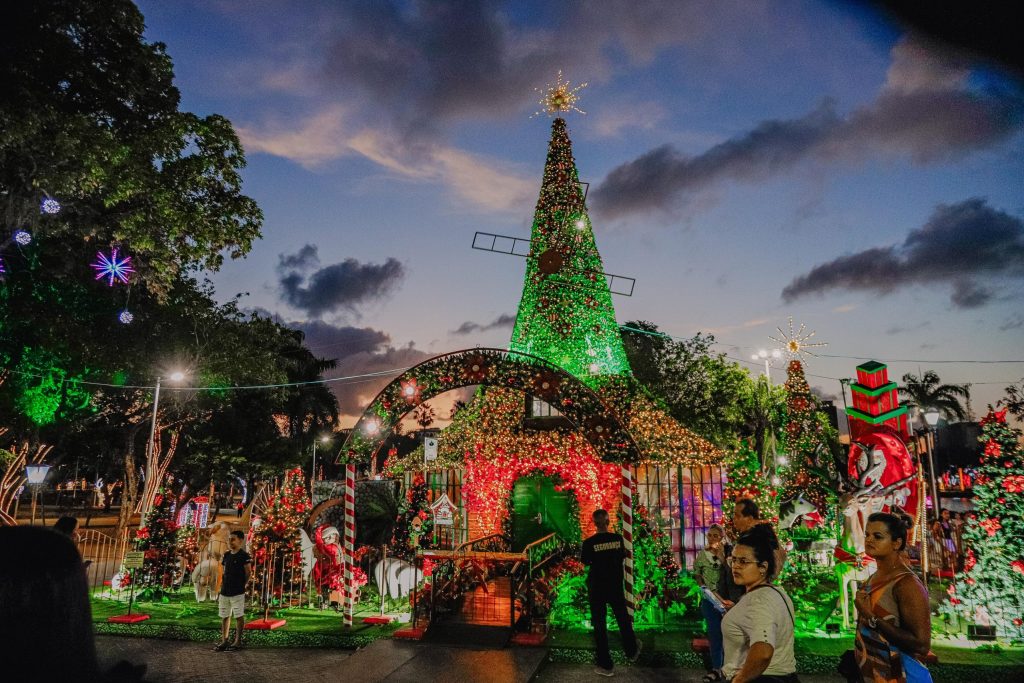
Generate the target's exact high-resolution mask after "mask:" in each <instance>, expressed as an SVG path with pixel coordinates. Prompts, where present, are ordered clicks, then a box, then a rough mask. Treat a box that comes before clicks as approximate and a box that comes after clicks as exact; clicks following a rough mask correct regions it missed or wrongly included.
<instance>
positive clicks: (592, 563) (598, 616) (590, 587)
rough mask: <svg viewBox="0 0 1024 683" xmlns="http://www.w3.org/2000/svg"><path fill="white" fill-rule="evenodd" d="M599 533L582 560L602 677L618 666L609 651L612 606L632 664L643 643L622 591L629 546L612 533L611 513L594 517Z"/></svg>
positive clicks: (588, 543)
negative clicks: (586, 570) (634, 628)
mask: <svg viewBox="0 0 1024 683" xmlns="http://www.w3.org/2000/svg"><path fill="white" fill-rule="evenodd" d="M593 520H594V526H596V527H597V533H596V534H594V535H593V536H591V537H590V538H588V539H587V540H585V541H583V549H582V552H581V558H580V559H582V560H583V564H585V565H586V566H587V567H589V568H590V569H589V571H588V572H587V596H588V598H589V600H590V623H591V624H593V626H594V640H596V641H597V669H596V670H595V671H596V672H597V673H598V674H600V675H602V676H611V675H613V672H614V667H615V665H614V664H613V663H612V656H611V653H610V652H609V651H608V607H609V606H611V608H612V613H613V614H614V615H615V621H617V622H618V624H619V636H620V637H621V638H622V648H623V649H624V650H625V651H626V656H627V657H629V659H630V660H631V661H634V662H635V661H636V659H637V657H639V656H640V643H639V642H638V641H637V639H636V634H634V633H633V619H632V618H631V617H630V616H629V612H627V611H626V595H625V593H624V592H623V590H622V578H623V572H622V562H623V560H625V559H626V545H625V542H624V541H623V539H622V536H620V535H619V534H613V533H611V532H609V531H608V512H607V511H605V510H595V511H594V515H593Z"/></svg>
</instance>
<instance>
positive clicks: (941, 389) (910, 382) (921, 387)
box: [899, 370, 971, 421]
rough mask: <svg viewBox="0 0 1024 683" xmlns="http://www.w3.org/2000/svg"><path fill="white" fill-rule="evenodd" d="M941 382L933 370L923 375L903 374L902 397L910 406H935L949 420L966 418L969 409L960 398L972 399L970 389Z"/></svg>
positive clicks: (929, 407) (928, 407)
mask: <svg viewBox="0 0 1024 683" xmlns="http://www.w3.org/2000/svg"><path fill="white" fill-rule="evenodd" d="M940 382H941V380H940V379H939V376H938V375H937V374H935V372H934V371H933V370H928V371H927V372H925V373H924V376H923V377H918V376H917V375H914V374H912V373H909V372H908V373H907V374H905V375H903V384H904V386H902V387H900V388H899V391H900V398H902V399H903V404H904V405H906V406H907V407H908V408H918V409H920V410H921V411H928V410H931V409H933V408H934V409H935V410H938V411H939V412H940V413H941V414H943V415H945V417H946V419H947V420H949V419H950V418H956V419H957V420H959V421H963V420H966V419H967V410H965V409H964V406H963V404H961V403H960V399H961V398H963V399H964V400H967V401H970V399H971V392H970V390H969V389H968V388H967V387H966V386H963V385H961V384H941V383H940Z"/></svg>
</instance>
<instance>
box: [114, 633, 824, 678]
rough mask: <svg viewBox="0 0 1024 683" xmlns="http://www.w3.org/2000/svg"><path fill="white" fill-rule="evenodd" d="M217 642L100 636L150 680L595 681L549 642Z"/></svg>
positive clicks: (627, 671)
mask: <svg viewBox="0 0 1024 683" xmlns="http://www.w3.org/2000/svg"><path fill="white" fill-rule="evenodd" d="M213 645H214V644H213V643H193V642H184V641H177V640H155V639H147V638H122V637H118V636H97V637H96V648H97V650H98V652H99V655H100V661H101V662H102V663H103V665H104V666H106V667H109V666H112V665H113V664H114V663H115V662H117V661H118V660H121V659H126V660H128V661H130V662H131V663H133V664H146V665H147V666H148V669H147V674H146V680H147V681H148V682H149V683H179V682H182V683H192V682H195V683H199V682H202V683H236V682H238V681H242V682H244V683H264V682H266V683H270V682H271V681H273V682H275V683H307V682H308V683H320V682H321V681H322V682H324V683H327V682H328V681H329V682H330V683H337V681H360V682H363V681H366V682H367V683H369V682H372V681H391V682H394V683H423V682H424V681H453V682H455V681H458V682H459V683H463V682H465V683H470V682H475V681H480V682H486V683H506V682H507V683H527V682H528V681H543V682H547V681H552V682H554V681H558V682H562V681H565V682H569V683H571V682H574V681H593V680H604V679H599V677H597V676H596V675H595V674H594V667H593V665H583V664H555V663H551V662H546V661H545V659H546V657H547V650H545V649H543V648H517V647H510V648H505V649H501V650H472V649H464V648H457V647H450V646H441V645H431V644H426V643H410V642H401V641H395V640H378V641H375V642H373V643H372V644H371V645H369V646H367V647H365V648H363V649H362V650H358V651H356V652H351V651H348V650H318V649H298V648H289V649H286V648H253V649H245V650H242V651H240V652H214V651H213ZM703 673H704V672H702V671H696V670H684V669H671V668H649V667H638V666H620V667H617V668H616V670H615V679H616V680H620V681H636V682H644V683H647V682H658V683H660V682H662V681H664V682H665V683H668V682H669V681H671V682H672V683H690V682H691V681H693V682H696V681H700V679H701V676H702V675H703ZM800 680H801V681H802V682H803V683H833V682H837V681H841V680H842V679H841V678H839V677H838V676H801V677H800Z"/></svg>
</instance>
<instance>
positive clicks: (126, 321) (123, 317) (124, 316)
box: [117, 309, 135, 325]
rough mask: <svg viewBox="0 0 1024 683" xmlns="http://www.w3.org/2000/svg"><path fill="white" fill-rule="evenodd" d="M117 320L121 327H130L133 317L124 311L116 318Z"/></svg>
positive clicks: (126, 310) (129, 312) (127, 311)
mask: <svg viewBox="0 0 1024 683" xmlns="http://www.w3.org/2000/svg"><path fill="white" fill-rule="evenodd" d="M117 319H118V320H119V321H121V323H122V324H123V325H131V324H132V321H133V320H135V316H134V315H132V313H131V311H129V310H128V309H125V310H123V311H121V314H120V315H118V316H117Z"/></svg>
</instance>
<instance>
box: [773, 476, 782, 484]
mask: <svg viewBox="0 0 1024 683" xmlns="http://www.w3.org/2000/svg"><path fill="white" fill-rule="evenodd" d="M781 483H782V479H780V478H779V476H778V475H776V476H774V477H772V486H778V485H779V484H781Z"/></svg>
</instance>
